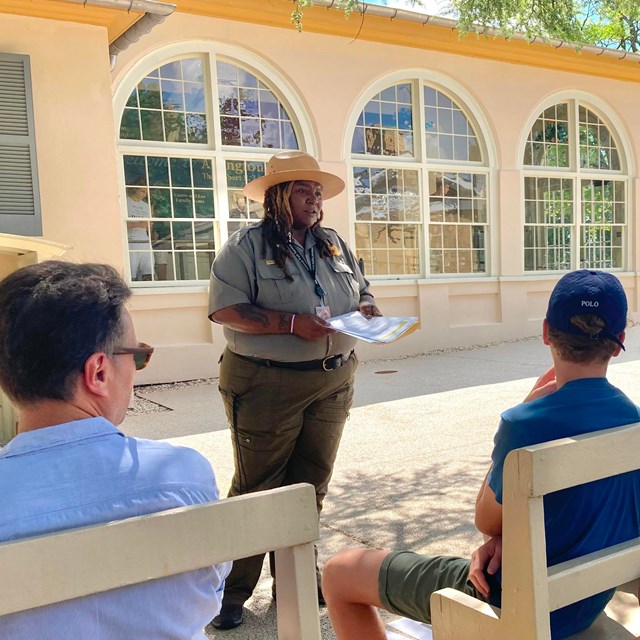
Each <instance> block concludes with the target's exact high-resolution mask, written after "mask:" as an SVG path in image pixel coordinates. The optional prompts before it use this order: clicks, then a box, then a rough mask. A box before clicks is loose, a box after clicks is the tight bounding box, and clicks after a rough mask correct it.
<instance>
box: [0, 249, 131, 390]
mask: <svg viewBox="0 0 640 640" xmlns="http://www.w3.org/2000/svg"><path fill="white" fill-rule="evenodd" d="M130 295H131V291H130V289H129V287H127V285H126V284H125V283H124V281H123V280H122V278H121V277H120V276H119V275H118V273H117V272H116V270H115V269H113V268H112V267H110V266H108V265H105V264H72V263H69V262H60V261H55V260H49V261H47V262H41V263H39V264H33V265H30V266H28V267H23V268H22V269H18V270H17V271H14V272H13V273H11V274H10V275H9V276H7V277H6V278H5V279H4V280H2V282H0V386H1V387H2V388H3V389H4V391H5V392H6V393H7V394H8V395H9V397H10V398H12V399H13V400H14V401H17V402H24V401H27V402H29V401H36V400H45V399H57V400H69V399H70V398H71V397H72V395H73V384H74V382H75V379H76V376H77V375H78V374H79V373H80V372H81V371H82V370H83V368H84V363H85V362H86V360H87V358H88V357H89V356H90V355H91V354H92V353H95V352H97V351H104V352H105V353H107V354H108V355H110V354H111V353H112V352H113V350H114V348H115V347H116V346H117V343H118V341H119V340H120V339H121V338H122V334H123V331H124V326H123V324H122V309H123V305H124V303H125V301H126V300H127V299H128V298H129V296H130Z"/></svg>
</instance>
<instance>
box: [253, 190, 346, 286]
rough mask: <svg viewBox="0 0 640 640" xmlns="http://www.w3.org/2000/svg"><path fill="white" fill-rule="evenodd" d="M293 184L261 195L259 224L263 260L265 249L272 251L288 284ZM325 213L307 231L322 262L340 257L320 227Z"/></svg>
mask: <svg viewBox="0 0 640 640" xmlns="http://www.w3.org/2000/svg"><path fill="white" fill-rule="evenodd" d="M294 184H295V182H282V183H280V184H276V185H274V186H273V187H269V188H268V189H267V190H266V192H265V194H264V219H263V222H262V258H266V257H267V246H270V247H271V250H272V251H273V258H274V260H275V262H276V264H277V265H278V266H279V267H280V268H281V269H282V271H283V273H284V277H285V278H286V279H287V280H289V281H291V280H293V277H292V276H291V274H290V273H289V270H288V269H287V258H292V257H293V256H292V254H291V251H290V250H289V243H290V242H291V233H292V229H293V214H292V213H291V206H290V204H289V198H290V197H291V192H292V191H293V185H294ZM323 217H324V212H323V211H322V210H320V215H319V216H318V221H317V222H316V223H315V224H314V225H313V227H311V229H310V231H311V233H312V234H313V235H314V236H315V238H316V250H317V251H318V255H319V256H320V257H321V258H329V257H331V256H339V255H340V250H339V249H338V247H336V246H335V245H334V244H333V241H332V240H331V238H330V237H329V234H328V233H327V232H326V231H325V230H324V229H323V228H322V227H321V226H320V222H321V221H322V218H323Z"/></svg>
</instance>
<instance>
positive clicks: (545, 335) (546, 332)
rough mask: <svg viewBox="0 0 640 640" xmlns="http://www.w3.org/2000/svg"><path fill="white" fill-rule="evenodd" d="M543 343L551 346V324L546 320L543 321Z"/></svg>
mask: <svg viewBox="0 0 640 640" xmlns="http://www.w3.org/2000/svg"><path fill="white" fill-rule="evenodd" d="M542 342H544V344H546V345H547V346H549V345H550V344H551V343H550V342H549V323H548V322H547V319H546V318H545V319H544V320H543V321H542Z"/></svg>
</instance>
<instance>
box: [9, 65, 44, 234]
mask: <svg viewBox="0 0 640 640" xmlns="http://www.w3.org/2000/svg"><path fill="white" fill-rule="evenodd" d="M0 233H15V234H18V235H22V236H39V235H42V217H41V214H40V193H39V190H38V171H37V166H36V141H35V135H34V126H33V97H32V93H31V70H30V66H29V57H28V56H21V55H14V54H10V53H0Z"/></svg>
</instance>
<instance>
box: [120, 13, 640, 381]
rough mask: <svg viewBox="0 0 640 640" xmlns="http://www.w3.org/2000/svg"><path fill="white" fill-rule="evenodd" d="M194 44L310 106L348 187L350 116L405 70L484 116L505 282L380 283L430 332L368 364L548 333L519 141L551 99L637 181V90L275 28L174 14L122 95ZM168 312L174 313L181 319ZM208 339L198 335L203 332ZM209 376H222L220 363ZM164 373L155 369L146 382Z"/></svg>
mask: <svg viewBox="0 0 640 640" xmlns="http://www.w3.org/2000/svg"><path fill="white" fill-rule="evenodd" d="M189 40H193V41H199V40H204V41H212V42H220V43H226V44H231V45H235V46H238V47H242V48H244V49H245V50H248V51H252V52H253V53H254V54H255V55H256V56H257V57H258V58H260V59H262V60H263V61H265V62H266V63H267V64H269V65H271V66H272V67H273V68H275V69H276V70H277V71H278V72H279V73H280V74H281V75H282V76H283V77H284V78H285V79H286V80H287V81H288V83H289V87H290V88H291V89H292V90H293V91H294V92H295V93H296V94H297V95H298V96H299V97H300V99H301V100H302V102H303V104H304V105H305V109H306V112H307V114H308V116H309V119H310V125H311V127H312V130H313V131H314V133H315V136H316V140H315V144H316V145H317V149H318V155H319V158H320V160H321V162H322V165H323V168H325V169H326V170H329V171H334V172H335V173H338V174H339V175H341V176H342V177H343V178H345V179H347V177H348V176H347V165H346V164H345V159H346V158H347V154H348V149H349V142H348V141H346V140H345V137H347V136H348V135H349V132H348V131H347V123H348V122H349V120H350V118H351V119H352V118H353V117H354V114H355V109H356V106H357V105H358V104H359V101H360V108H361V107H362V103H361V100H362V99H363V97H365V94H367V92H368V91H369V88H370V87H371V86H372V85H374V84H375V83H376V82H378V81H379V80H380V79H382V78H384V77H385V76H388V75H390V74H397V73H401V72H403V71H406V74H407V76H410V75H411V74H412V73H413V72H415V71H424V72H428V73H429V74H431V77H432V79H433V80H434V81H436V82H438V81H439V82H441V83H442V84H443V85H444V86H445V87H448V88H449V89H453V90H454V91H455V90H456V89H459V90H460V91H461V92H462V93H464V94H466V96H467V97H468V98H469V99H470V104H469V105H468V106H470V107H471V108H472V109H473V110H474V111H475V113H476V114H477V116H478V120H479V121H480V123H481V125H483V128H484V131H483V133H484V135H485V136H487V139H488V142H489V146H490V147H492V151H493V152H494V153H493V155H491V154H490V157H491V158H493V160H492V162H491V164H492V167H493V168H494V169H495V175H494V183H493V186H494V189H493V202H492V236H491V244H492V262H491V264H492V273H493V274H500V277H482V278H462V279H457V278H455V279H454V278H447V279H444V280H442V279H436V278H432V279H429V280H419V281H409V282H407V281H384V282H380V281H377V282H374V284H373V289H374V292H375V293H376V295H377V298H378V300H379V303H380V306H381V307H382V309H383V311H384V312H385V313H386V314H388V315H419V316H420V318H421V321H422V330H420V331H418V332H416V333H414V334H413V335H411V336H409V337H407V338H406V339H405V340H401V341H399V342H397V343H395V344H392V345H385V346H382V347H380V346H377V347H376V346H371V345H366V344H364V343H362V344H361V346H360V348H359V354H360V356H361V359H370V358H387V357H394V356H397V355H406V354H411V353H421V352H426V351H429V350H432V349H438V348H442V347H449V346H464V345H471V344H478V343H483V342H492V341H498V340H503V339H512V338H517V337H522V336H527V335H536V334H539V333H540V331H541V321H542V318H543V316H544V312H545V309H546V300H547V299H548V295H549V292H550V290H551V289H552V287H553V285H554V284H555V282H556V280H557V276H550V275H542V276H538V275H536V274H526V275H525V274H524V273H523V268H522V262H523V256H522V234H523V231H522V225H523V214H522V193H521V191H522V186H521V185H522V176H521V173H520V158H521V154H522V148H521V146H522V143H523V140H524V138H525V137H526V134H527V132H528V129H529V128H530V126H531V124H532V123H533V120H535V118H536V116H537V115H538V113H539V112H540V110H541V108H542V106H546V105H544V104H543V103H544V101H545V100H549V99H551V98H553V97H559V96H561V97H566V96H567V95H573V96H574V97H580V99H583V100H586V101H590V102H593V103H594V106H596V107H602V108H604V109H605V111H606V113H607V114H608V115H609V116H610V117H611V119H612V120H613V121H614V124H616V125H617V126H618V133H619V134H620V135H621V136H622V137H623V138H625V139H626V140H634V141H635V142H634V144H633V145H631V146H630V147H629V149H627V152H628V158H627V159H628V161H629V163H630V166H631V172H630V173H631V175H632V176H635V174H636V173H637V172H638V167H637V162H638V158H639V157H640V153H638V152H639V150H640V146H639V145H640V120H638V118H637V117H636V111H637V108H636V98H637V95H638V89H639V87H638V85H637V84H632V83H625V82H621V81H612V80H608V79H606V78H595V77H587V76H582V75H579V74H575V73H565V72H558V71H549V70H545V69H538V68H529V67H524V66H521V65H515V64H509V63H498V62H493V61H488V60H482V59H478V58H468V57H463V56H456V55H450V54H444V53H443V54H440V53H434V52H432V51H420V50H417V49H413V48H411V49H409V48H404V47H398V46H391V45H379V44H375V43H372V42H366V41H358V40H356V41H353V40H351V39H345V38H340V37H332V36H324V35H318V34H313V33H308V32H303V33H297V32H296V31H295V30H293V29H291V28H283V29H276V28H271V27H263V26H259V25H250V24H243V23H236V22H230V21H224V20H216V19H206V18H201V17H195V16H188V15H183V14H174V15H172V16H171V17H170V18H169V19H168V20H167V21H166V22H165V23H164V24H163V25H161V26H159V27H158V28H156V29H154V31H153V32H152V33H151V34H149V35H148V36H146V37H145V38H144V39H143V40H142V41H141V42H140V43H139V44H138V45H136V46H134V47H132V48H131V49H129V50H128V51H126V52H125V53H124V54H121V56H120V58H119V61H118V65H117V67H116V69H115V72H114V75H113V90H114V92H115V90H116V88H117V87H118V85H119V83H120V82H121V79H122V78H123V76H124V75H125V74H126V73H127V71H128V70H129V69H130V68H131V66H132V65H134V64H136V63H137V62H138V61H139V60H141V59H143V58H144V57H145V56H147V55H148V54H150V53H152V52H154V51H155V50H157V49H158V48H162V47H166V46H167V45H170V44H171V43H173V42H184V41H189ZM378 90H379V89H378ZM572 92H579V94H575V93H572ZM370 95H371V94H370V93H369V94H367V96H366V97H370ZM638 188H639V185H638V181H637V180H632V182H631V190H630V193H631V200H630V203H631V212H630V216H629V218H630V229H629V236H630V238H631V240H632V243H631V244H632V247H633V248H632V249H631V251H632V254H631V256H630V260H629V264H630V265H635V264H636V263H637V253H638V241H639V237H638V231H637V228H636V225H635V218H636V215H635V213H634V212H635V204H634V203H635V202H636V201H637V192H638ZM349 211H350V203H349V196H348V195H347V194H346V193H345V194H343V195H341V196H339V197H337V198H335V199H333V200H331V201H330V202H328V203H327V204H326V206H325V212H326V214H327V218H326V220H327V223H328V224H330V225H331V226H334V227H335V228H336V229H337V230H338V231H339V232H340V233H341V234H342V235H343V236H344V237H346V238H348V239H349V240H350V241H351V242H353V235H352V220H351V218H350V216H349V214H348V212H349ZM620 275H621V278H622V280H623V282H624V284H625V287H626V288H627V292H628V294H629V299H630V307H631V312H632V315H635V314H637V310H638V293H637V292H638V282H637V276H636V274H635V273H633V272H630V273H625V274H620ZM172 299H173V297H171V298H166V299H163V298H162V296H161V295H160V294H158V295H157V296H154V297H153V301H154V302H153V304H156V303H157V305H158V311H157V314H161V313H163V312H162V311H161V307H162V306H163V305H164V304H165V300H166V301H167V303H168V304H169V306H171V305H172V304H173V303H172V302H169V300H172ZM135 304H137V301H136V302H135ZM198 312H199V310H198V308H197V307H190V309H189V311H188V313H189V314H193V313H198ZM168 313H169V315H173V314H174V312H173V310H172V311H169V312H168ZM184 313H186V311H185V312H184ZM202 313H204V309H202ZM181 317H182V316H181ZM184 317H185V318H186V316H184ZM137 318H138V316H136V319H137ZM140 319H141V320H142V318H140ZM143 322H144V321H143ZM191 322H193V321H189V324H191ZM148 328H149V330H150V331H151V332H152V333H155V332H156V331H158V327H157V326H155V325H154V327H153V328H152V326H151V325H150V324H149V326H148ZM167 328H168V327H167ZM200 331H201V327H200V326H198V330H197V333H198V334H200ZM211 331H212V342H213V349H209V351H207V353H208V354H211V353H214V354H217V353H218V352H219V351H220V350H221V348H222V346H223V341H222V337H221V330H220V327H217V326H213V327H212V328H211ZM195 333H196V331H195V328H194V335H195ZM157 337H158V339H159V340H160V341H161V342H164V341H166V338H164V339H163V336H161V335H158V336H157ZM167 337H168V336H167ZM175 349H176V348H175V347H174V348H173V350H175ZM213 371H214V372H217V367H216V366H215V364H214V365H213ZM156 375H158V374H157V373H155V372H152V371H151V370H150V371H149V376H150V379H152V378H153V377H154V376H156Z"/></svg>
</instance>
